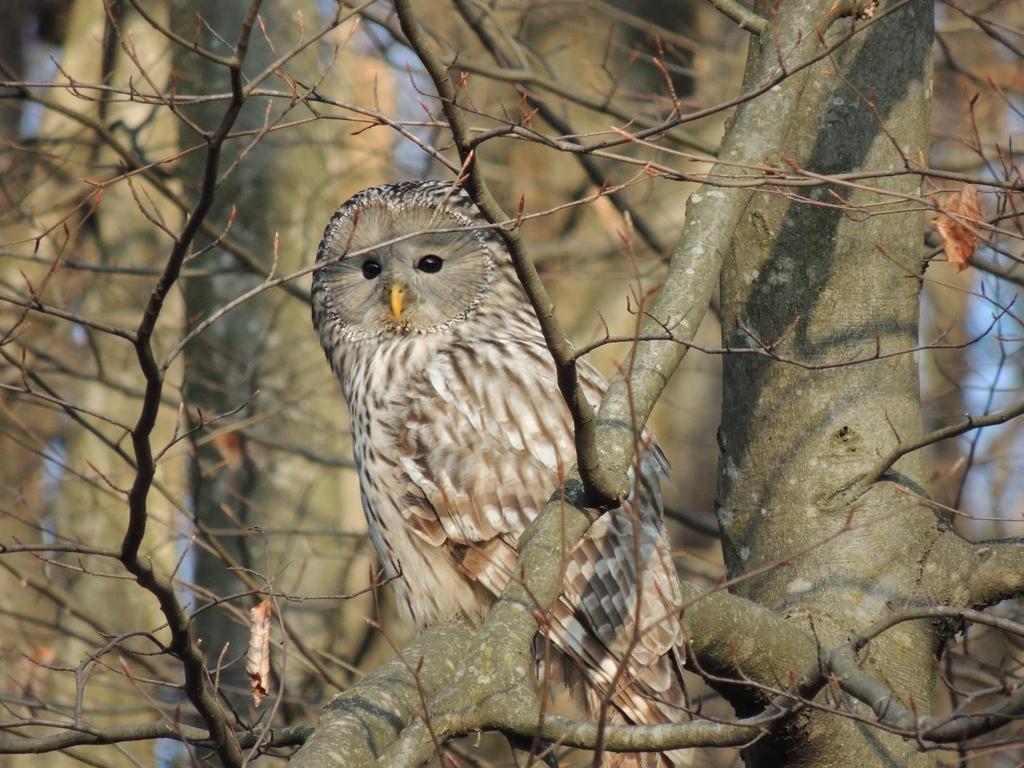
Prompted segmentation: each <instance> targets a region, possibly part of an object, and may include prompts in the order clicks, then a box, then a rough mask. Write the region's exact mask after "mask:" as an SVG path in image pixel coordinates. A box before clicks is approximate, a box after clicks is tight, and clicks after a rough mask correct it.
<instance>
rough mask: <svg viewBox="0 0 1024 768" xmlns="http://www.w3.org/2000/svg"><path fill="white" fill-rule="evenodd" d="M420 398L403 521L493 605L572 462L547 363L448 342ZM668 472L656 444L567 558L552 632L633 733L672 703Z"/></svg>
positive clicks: (406, 448)
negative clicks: (661, 482) (522, 539)
mask: <svg viewBox="0 0 1024 768" xmlns="http://www.w3.org/2000/svg"><path fill="white" fill-rule="evenodd" d="M512 345H517V346H516V347H515V348H512ZM509 361H516V364H515V365H511V364H510V363H509ZM579 373H580V379H581V383H582V385H583V387H584V391H585V392H586V393H587V396H588V398H589V399H591V400H592V401H593V402H594V403H595V405H596V404H597V401H598V400H599V398H600V396H601V393H602V392H603V390H604V387H605V384H604V381H603V379H602V378H601V376H600V374H599V373H598V372H597V371H596V370H595V369H593V368H592V367H591V366H589V365H586V364H581V365H580V370H579ZM415 388H416V391H412V392H410V393H409V401H408V403H409V404H408V408H407V410H406V420H405V422H404V423H403V425H402V428H401V430H400V439H401V440H402V441H403V443H402V446H401V447H402V450H401V451H400V452H399V453H400V455H401V456H402V457H403V458H402V459H401V462H402V467H403V469H404V471H405V472H406V474H407V475H408V477H409V478H410V480H411V481H412V483H413V484H414V486H415V489H416V492H414V493H412V494H409V495H408V497H407V504H406V506H405V508H404V515H405V518H406V520H407V521H408V522H409V524H410V525H411V526H412V527H413V529H414V530H416V531H417V532H418V533H419V535H421V536H422V537H423V538H425V539H427V540H428V541H430V542H431V543H432V544H434V545H435V546H445V547H447V548H448V550H449V551H450V552H451V554H452V557H453V559H454V560H455V561H456V562H457V563H459V565H460V567H462V569H463V571H464V572H465V573H466V574H467V576H469V577H470V578H472V579H474V580H476V581H477V582H478V583H480V584H482V585H483V586H485V587H486V588H487V589H488V590H489V591H490V592H492V593H493V594H495V595H497V594H499V593H500V592H501V591H502V589H504V587H505V585H506V584H507V582H508V579H509V577H510V576H511V574H512V573H514V568H515V563H516V549H515V545H516V542H517V539H518V537H519V535H520V534H521V533H522V531H523V530H524V529H525V528H526V526H527V525H528V524H529V522H530V521H531V520H532V519H533V518H534V517H536V516H537V514H538V513H539V512H540V510H541V509H543V507H544V505H545V504H546V502H547V500H548V497H549V496H550V494H551V492H552V491H553V490H554V488H555V487H556V486H557V483H558V481H559V479H560V475H561V474H562V471H563V470H564V471H568V470H569V469H570V468H571V467H572V465H573V464H574V463H575V449H574V445H573V439H572V434H573V433H572V421H571V417H570V416H569V413H568V409H567V408H566V407H565V404H564V402H563V400H562V396H561V393H560V392H559V389H558V383H557V380H556V377H555V371H554V367H553V365H552V363H551V359H550V357H549V353H548V351H547V349H546V348H545V347H544V346H543V343H542V342H537V343H534V344H530V343H527V342H511V341H510V342H506V343H502V342H489V343H488V344H487V345H477V346H475V347H470V346H468V345H467V346H461V345H459V344H456V345H453V346H452V348H451V349H450V350H449V351H448V352H447V353H446V354H445V355H443V356H440V357H439V358H438V360H437V362H436V363H435V364H434V365H432V366H431V368H430V369H429V375H428V376H427V377H426V378H425V379H424V380H423V381H421V382H419V383H418V384H417V385H415ZM667 468H668V464H667V461H666V460H665V457H664V455H663V454H662V452H661V450H660V449H659V448H658V447H657V446H656V445H654V444H653V443H652V444H651V445H650V447H649V450H648V452H647V454H646V456H645V457H644V459H643V460H642V461H641V464H640V472H639V475H640V477H639V480H638V481H637V482H634V486H635V487H634V493H633V495H632V497H631V499H630V501H629V502H627V503H626V504H625V505H623V507H622V508H619V509H616V510H612V511H610V512H606V513H605V514H603V515H602V516H601V517H599V518H598V519H597V520H596V521H595V522H594V524H593V525H592V526H591V527H590V528H589V529H588V530H587V532H586V534H585V535H584V537H583V539H582V540H581V541H580V542H579V543H578V544H577V545H576V546H575V547H573V548H572V549H571V550H570V551H569V552H568V553H567V563H566V583H565V590H564V592H563V595H562V597H561V598H560V600H559V602H558V603H557V604H556V605H555V606H554V608H553V609H552V612H551V616H550V627H549V629H548V633H549V635H550V637H551V639H552V641H553V642H554V643H555V645H556V646H558V648H559V649H560V650H561V651H562V652H563V653H564V654H565V655H567V656H568V657H569V658H570V659H571V660H572V661H573V662H574V663H575V664H576V666H578V667H579V668H580V669H581V670H583V671H584V675H585V677H586V679H587V682H588V685H589V686H590V688H591V690H592V695H597V696H598V698H600V697H601V696H605V695H608V696H609V697H610V698H611V700H612V703H613V704H614V705H615V706H616V707H617V708H618V709H619V710H620V711H621V712H623V713H624V714H625V716H626V717H627V718H628V719H629V720H630V721H632V722H638V723H654V722H665V721H666V720H669V719H675V718H674V716H673V715H676V714H677V713H676V712H674V711H672V710H671V707H672V705H674V704H678V703H679V702H678V696H677V695H676V692H677V689H678V686H677V682H678V664H676V663H675V662H676V661H677V660H674V659H672V658H670V654H671V652H672V651H673V649H675V648H677V647H678V646H679V645H680V644H681V638H682V633H681V630H680V627H679V622H678V617H677V616H676V609H677V607H678V605H679V604H680V597H679V588H678V585H677V583H676V578H677V576H676V572H675V567H674V565H673V564H672V559H671V554H670V551H669V546H668V540H667V537H666V535H665V531H664V528H663V526H662V522H661V496H660V490H659V486H658V477H659V476H660V475H663V474H667ZM624 660H625V663H623V662H624ZM620 666H622V671H621V672H618V669H619V667H620ZM660 703H665V704H666V705H667V706H660V705H659V704H660ZM666 711H669V712H671V714H667V713H666Z"/></svg>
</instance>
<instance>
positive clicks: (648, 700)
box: [587, 649, 694, 768]
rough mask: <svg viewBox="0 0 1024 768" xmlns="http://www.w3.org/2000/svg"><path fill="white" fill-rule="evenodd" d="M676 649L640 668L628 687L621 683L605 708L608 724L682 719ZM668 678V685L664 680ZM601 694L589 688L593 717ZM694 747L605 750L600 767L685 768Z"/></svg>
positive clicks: (656, 723) (677, 720)
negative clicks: (662, 749) (631, 750)
mask: <svg viewBox="0 0 1024 768" xmlns="http://www.w3.org/2000/svg"><path fill="white" fill-rule="evenodd" d="M677 650H678V649H673V650H672V651H670V652H669V653H668V654H666V655H665V656H662V657H661V658H660V659H658V660H657V661H656V662H655V663H654V664H652V665H650V666H648V667H646V668H644V669H642V670H639V672H638V674H637V675H636V677H635V678H634V679H633V681H632V682H631V683H630V684H629V685H628V686H625V687H623V686H620V688H621V690H620V692H619V693H618V694H617V695H614V696H612V706H609V707H607V708H606V710H605V711H606V713H607V714H606V719H607V722H608V723H609V724H611V725H658V724H661V723H673V722H679V721H680V720H683V719H684V718H685V703H686V702H685V701H684V700H683V688H682V686H681V685H680V683H679V682H677V674H678V675H679V676H681V673H682V670H681V668H680V667H679V660H678V659H677V658H675V656H676V652H677ZM666 680H671V684H670V685H669V686H668V687H663V686H665V681H666ZM601 701H602V696H601V694H599V693H597V692H596V691H595V690H594V689H593V688H590V689H588V693H587V708H588V710H589V712H590V715H591V717H592V718H594V719H596V718H598V717H599V716H600V711H601ZM693 755H694V753H693V750H690V749H674V750H670V751H667V752H633V753H630V752H618V753H616V752H605V753H604V754H603V755H602V756H601V766H602V768H687V767H688V766H691V765H692V764H693Z"/></svg>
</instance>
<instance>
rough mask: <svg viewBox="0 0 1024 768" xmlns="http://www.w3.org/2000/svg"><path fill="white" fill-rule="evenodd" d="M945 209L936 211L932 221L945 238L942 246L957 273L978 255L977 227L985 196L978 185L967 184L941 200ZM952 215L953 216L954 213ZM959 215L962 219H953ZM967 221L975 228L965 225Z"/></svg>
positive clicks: (940, 205)
mask: <svg viewBox="0 0 1024 768" xmlns="http://www.w3.org/2000/svg"><path fill="white" fill-rule="evenodd" d="M939 208H941V209H942V212H941V213H939V214H936V216H935V218H933V219H932V223H933V224H934V225H935V228H936V229H937V230H938V231H939V237H941V238H942V247H943V249H944V250H945V251H946V258H947V259H949V261H950V263H951V264H954V265H955V266H956V271H957V272H963V271H964V270H965V269H967V267H968V266H970V263H971V259H973V258H974V249H975V248H977V247H978V235H977V234H976V233H975V230H974V227H975V226H976V225H977V223H978V221H979V220H980V219H981V198H980V197H979V195H978V188H977V187H975V186H974V185H973V184H965V185H964V187H963V189H961V190H960V191H959V192H954V193H952V194H950V195H947V196H946V198H945V200H944V201H942V202H940V203H939ZM950 214H952V215H950ZM953 216H958V217H959V219H956V218H953ZM965 220H967V222H970V225H971V227H970V228H968V227H967V226H965V223H966V222H965Z"/></svg>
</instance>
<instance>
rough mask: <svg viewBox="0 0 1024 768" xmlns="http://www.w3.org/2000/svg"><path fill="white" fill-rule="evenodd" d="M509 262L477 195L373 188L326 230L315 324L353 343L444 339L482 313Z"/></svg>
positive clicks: (416, 186)
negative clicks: (399, 337)
mask: <svg viewBox="0 0 1024 768" xmlns="http://www.w3.org/2000/svg"><path fill="white" fill-rule="evenodd" d="M501 254H504V248H503V247H502V246H501V245H500V244H499V242H498V241H497V237H496V235H495V234H494V233H493V231H491V230H489V229H488V228H487V222H486V221H484V220H483V218H482V217H481V216H480V215H479V213H478V212H477V211H476V208H475V206H474V205H473V203H472V201H471V200H470V199H469V196H468V195H466V193H465V192H463V191H462V190H461V189H459V188H458V187H456V186H454V185H452V184H450V183H448V182H440V181H427V182H403V183H400V184H388V185H384V186H380V187H371V188H370V189H365V190H363V191H362V192H359V193H358V194H356V195H354V196H353V197H351V198H349V200H347V201H346V202H345V203H344V204H342V206H341V207H340V208H339V209H338V210H337V212H336V213H335V214H334V216H333V217H332V218H331V221H330V223H329V224H328V225H327V229H326V230H325V231H324V238H323V241H322V242H321V243H320V248H319V250H318V251H317V262H318V264H321V265H322V266H321V267H320V268H319V269H317V270H316V272H315V273H314V275H313V292H312V302H313V322H314V324H315V325H316V327H317V329H318V330H320V332H321V335H323V333H324V330H325V326H330V329H331V334H332V336H333V335H334V334H337V336H336V338H340V339H343V340H346V341H358V340H363V339H372V338H376V337H380V336H385V335H394V334H428V333H437V332H439V331H442V330H444V329H445V328H448V327H450V326H451V325H452V324H453V323H458V322H460V321H462V320H464V319H466V318H467V317H469V316H471V315H472V314H473V313H474V312H476V310H477V309H478V307H479V306H480V304H481V302H482V301H483V300H484V299H485V297H486V296H487V294H488V292H489V290H490V288H491V284H492V281H493V279H494V276H495V272H496V271H497V270H498V268H499V265H498V264H497V259H498V258H499V257H500V255H501ZM505 258H506V259H507V256H506V257H505Z"/></svg>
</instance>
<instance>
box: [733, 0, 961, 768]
mask: <svg viewBox="0 0 1024 768" xmlns="http://www.w3.org/2000/svg"><path fill="white" fill-rule="evenodd" d="M829 5H831V0H827V1H826V2H822V3H820V6H821V12H822V14H823V15H824V13H825V11H826V9H827V7H828V6H829ZM764 10H768V9H767V7H766V8H765V9H764ZM932 14H933V8H932V3H931V2H928V0H914V1H913V2H911V3H909V4H908V5H906V6H904V7H903V8H900V9H899V10H897V11H896V12H895V13H893V14H891V15H890V16H888V17H887V18H884V19H881V20H880V21H879V22H878V23H876V24H874V25H872V26H870V27H869V28H868V29H866V30H864V31H863V32H861V33H859V34H858V35H857V36H855V37H854V38H853V40H851V41H850V42H849V43H848V44H847V45H845V46H844V47H842V48H841V49H840V50H839V51H838V52H837V53H836V54H835V55H834V56H832V57H828V58H826V59H824V60H823V61H821V62H819V63H818V64H816V65H815V66H813V67H811V68H810V69H809V70H807V71H805V72H804V73H802V74H801V75H798V76H802V77H803V86H802V92H801V95H800V97H799V103H798V105H797V108H796V110H795V111H794V113H793V118H792V120H791V122H790V125H789V128H788V130H787V132H786V141H785V143H784V145H783V146H782V147H779V148H778V153H777V154H774V155H773V156H772V157H765V158H764V160H765V162H766V163H771V164H783V163H784V162H795V163H796V164H798V165H799V166H800V167H802V168H806V169H809V170H810V171H812V172H815V173H819V174H841V173H847V172H855V171H859V170H866V169H872V170H887V169H892V170H899V169H902V168H903V167H904V166H905V165H906V163H908V162H921V161H922V159H923V158H924V157H926V156H927V152H928V130H929V98H930V93H931V86H930V82H931V81H930V64H931V45H932ZM849 25H850V22H849V20H843V21H840V22H838V23H836V24H834V25H833V26H832V28H831V29H830V30H829V31H828V33H827V35H826V42H832V41H834V40H836V39H838V38H839V37H840V36H842V35H844V34H846V33H848V32H849V29H850V26H849ZM808 26H810V25H808ZM754 45H756V43H754ZM777 55H778V54H777V52H776V51H774V50H770V49H762V50H760V51H755V52H754V53H753V54H752V56H753V57H757V56H761V57H764V56H768V57H776V56H777ZM919 184H920V180H919V179H918V178H916V177H914V176H907V175H905V176H900V177H896V178H892V179H888V178H881V179H872V180H869V181H866V182H865V187H871V188H872V191H868V190H867V189H863V188H853V187H843V186H840V185H836V184H823V185H821V186H819V187H815V188H813V189H808V188H802V189H796V190H789V191H791V192H795V193H797V194H800V195H806V197H807V198H808V199H807V200H798V199H792V197H791V196H786V195H783V194H761V195H758V196H756V197H755V198H753V200H752V201H751V203H750V205H749V206H748V208H747V210H746V212H745V214H744V216H743V217H742V219H741V223H740V226H739V227H738V229H737V231H736V235H735V238H734V241H733V249H732V252H731V254H729V255H728V256H727V258H726V261H725V265H724V267H723V271H722V278H721V294H722V336H723V339H725V340H726V342H727V344H728V345H729V346H731V347H735V348H740V347H750V348H755V349H756V348H758V347H762V346H763V347H764V348H770V349H771V350H773V352H774V354H776V355H778V356H779V357H782V358H789V359H795V360H798V361H800V362H802V363H805V364H813V365H821V364H824V363H833V362H835V363H838V362H842V361H849V360H852V359H858V358H871V357H873V356H874V355H875V354H876V352H878V353H881V354H882V355H885V354H887V353H894V352H899V351H904V350H910V349H913V348H914V347H915V346H916V345H917V344H918V335H917V327H918V320H917V318H918V293H919V290H920V286H921V281H920V273H921V270H922V266H921V263H920V254H921V243H922V236H923V227H924V224H925V218H924V215H923V214H922V213H921V212H907V209H908V208H910V207H912V206H910V205H908V204H907V203H906V202H905V201H902V200H899V199H898V198H896V197H888V196H886V195H885V194H883V192H882V191H881V190H885V191H890V192H893V193H896V194H897V195H917V194H919V193H920V189H919ZM876 190H877V191H876ZM816 203H818V205H816ZM837 204H840V205H839V206H838V207H837ZM843 206H846V207H847V210H844V209H843ZM857 206H872V207H870V208H868V209H867V211H870V212H871V213H872V214H873V215H871V216H870V218H868V217H867V215H866V214H867V211H860V212H856V211H849V210H848V208H849V207H857ZM920 434H921V409H920V397H919V389H918V376H917V360H916V356H915V355H914V354H902V355H898V356H894V357H889V358H886V359H882V360H877V361H873V362H870V363H868V364H864V365H845V366H840V367H835V368H823V369H819V370H807V369H805V368H801V367H798V366H796V365H791V364H787V363H784V362H780V361H778V360H772V359H769V358H768V357H767V356H764V355H758V354H731V355H727V356H725V359H724V386H723V408H722V424H721V428H720V431H719V443H720V449H721V456H720V464H719V490H718V517H719V522H720V524H721V528H722V532H723V537H722V546H723V550H724V554H725V558H726V563H727V566H728V568H729V575H730V576H731V577H734V578H735V577H740V576H743V575H744V574H751V573H752V572H754V571H756V570H757V569H760V568H765V567H766V566H769V565H771V564H775V563H780V562H781V561H785V563H784V564H782V565H779V566H778V567H774V568H769V569H768V570H767V571H766V572H765V573H763V574H756V575H753V576H752V577H751V578H749V579H747V580H744V581H741V582H740V583H739V584H738V585H737V586H736V587H735V589H734V591H735V592H736V593H738V594H740V595H742V596H744V597H747V598H750V599H752V600H754V601H756V602H758V603H761V604H762V605H765V606H767V607H769V608H771V609H772V610H774V611H775V612H777V613H778V614H780V615H782V616H784V617H785V618H786V619H787V620H788V621H790V622H793V623H795V624H798V625H800V626H801V627H802V628H804V629H806V630H807V631H808V632H811V633H812V634H813V636H814V637H816V638H817V640H818V642H819V643H820V646H821V648H823V649H829V648H831V647H834V646H835V645H837V644H840V643H842V642H845V641H846V639H847V638H848V637H849V635H850V634H851V633H853V632H855V631H857V630H859V629H863V628H864V627H866V626H867V625H868V624H870V623H871V622H872V621H873V620H875V619H877V618H878V617H880V616H882V615H883V614H885V613H887V612H889V611H891V610H892V609H894V608H896V609H898V608H900V607H903V606H907V605H912V604H914V602H915V590H916V588H917V585H918V581H919V577H920V574H919V573H918V563H919V562H921V561H922V560H923V558H925V557H926V555H927V552H928V548H929V544H930V542H931V541H932V540H933V539H935V538H936V537H937V536H938V535H939V534H940V532H941V527H940V525H941V524H940V522H939V521H938V520H937V519H936V516H935V515H934V514H933V512H932V511H931V510H930V509H929V508H927V507H924V506H922V505H920V504H918V503H915V501H914V499H913V498H911V497H910V496H908V495H907V494H906V493H901V492H899V491H900V489H899V488H898V487H897V485H896V484H895V483H891V482H885V481H884V480H883V482H880V483H876V484H874V485H873V486H872V487H871V488H870V490H868V491H867V492H866V493H864V494H863V495H860V496H859V497H856V498H854V497H853V496H852V495H851V494H849V493H846V492H844V489H845V488H846V487H847V486H848V485H849V484H850V483H851V482H852V481H853V480H854V479H855V478H857V477H859V476H862V475H864V474H865V473H867V472H868V471H869V470H870V469H871V468H872V467H873V466H875V465H876V464H877V463H878V461H879V460H880V457H882V456H884V455H886V454H887V453H889V452H890V451H892V450H894V449H896V448H897V447H898V446H899V445H900V444H901V443H905V442H907V441H910V440H913V439H914V438H916V437H918V436H920ZM889 477H891V478H892V479H893V480H898V482H899V483H900V484H902V485H903V486H906V487H907V488H910V489H912V490H913V491H915V492H917V493H920V494H922V495H924V494H926V493H927V491H926V489H925V487H924V483H925V481H926V478H927V475H926V471H925V468H924V466H923V462H922V460H921V459H920V456H919V455H918V454H911V455H909V456H907V457H906V458H904V459H902V460H901V461H900V462H898V463H897V464H896V466H895V467H894V468H893V470H891V471H890V475H889ZM790 558H793V559H792V560H791V561H790V560H789V559H790ZM937 642H938V635H937V629H936V628H935V627H933V626H932V625H930V624H928V623H924V622H918V623H916V624H904V625H902V627H900V628H897V629H895V630H893V631H891V632H888V633H886V634H885V635H883V636H882V637H881V638H879V639H878V640H877V641H876V642H873V643H872V644H871V651H870V654H868V660H867V662H866V669H867V670H868V671H869V672H870V673H871V674H872V675H874V676H875V677H876V678H877V679H879V680H881V681H883V682H884V683H886V684H888V685H889V686H890V687H891V688H892V689H893V690H894V691H895V692H896V693H897V694H898V695H899V696H900V697H901V699H902V701H903V703H904V704H906V705H908V706H913V707H916V708H917V711H919V712H922V714H923V713H925V712H926V711H927V709H928V706H929V703H930V701H931V698H932V692H933V688H934V684H935V674H934V659H933V657H932V654H933V652H934V651H935V649H936V648H937ZM780 682H782V681H780ZM782 684H783V685H784V683H782ZM829 696H830V697H829V699H828V700H827V701H826V700H825V699H824V696H823V698H822V702H823V703H829V702H832V698H833V697H832V696H831V694H829ZM734 704H735V705H736V706H737V708H738V710H739V711H740V712H741V713H746V712H752V711H754V709H756V707H757V705H756V703H755V702H754V701H752V700H751V699H750V698H744V697H742V696H741V697H739V698H738V699H737V700H735V701H734ZM846 705H849V706H851V707H852V706H853V705H852V704H850V703H849V702H846ZM853 708H854V709H855V710H859V711H861V713H862V714H863V713H867V714H868V715H869V716H870V715H871V713H870V711H868V710H867V709H866V708H862V707H853ZM746 759H747V763H748V765H750V766H815V767H816V768H824V767H826V766H828V767H830V768H831V767H836V768H838V767H839V766H857V767H858V768H866V767H867V766H921V765H928V764H930V763H931V759H930V758H929V757H928V756H927V755H922V754H918V751H917V749H916V745H915V744H914V743H913V742H911V741H906V740H903V739H900V738H896V737H891V736H889V735H888V734H886V733H885V732H883V731H881V730H879V729H878V728H877V727H870V726H861V725H859V724H858V723H857V722H855V721H854V720H851V719H846V718H842V717H836V716H832V715H828V714H821V713H813V712H808V713H806V714H804V715H801V716H800V717H798V718H796V719H795V720H794V721H793V722H792V723H791V724H789V725H788V726H787V727H786V728H783V729H780V730H778V731H777V732H776V733H775V735H774V736H773V738H771V739H766V740H763V741H761V742H758V744H757V745H755V746H754V747H752V748H750V749H748V750H747V754H746Z"/></svg>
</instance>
